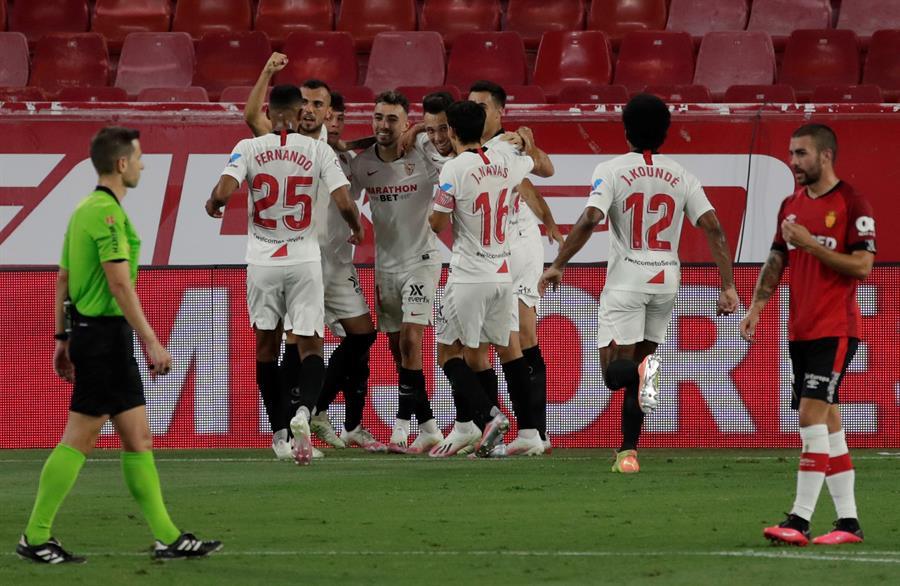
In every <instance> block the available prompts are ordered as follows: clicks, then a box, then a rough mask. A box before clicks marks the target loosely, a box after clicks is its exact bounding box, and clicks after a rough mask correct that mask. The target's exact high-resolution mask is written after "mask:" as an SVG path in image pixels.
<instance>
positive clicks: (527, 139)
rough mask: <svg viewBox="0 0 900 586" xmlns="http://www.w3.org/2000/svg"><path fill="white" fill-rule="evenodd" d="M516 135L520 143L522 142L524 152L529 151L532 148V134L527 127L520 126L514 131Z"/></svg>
mask: <svg viewBox="0 0 900 586" xmlns="http://www.w3.org/2000/svg"><path fill="white" fill-rule="evenodd" d="M516 134H518V135H519V136H521V137H522V141H523V142H524V145H523V147H524V150H526V151H530V150H531V149H533V148H534V133H533V132H532V131H531V129H530V128H528V127H527V126H520V127H519V128H518V129H517V130H516Z"/></svg>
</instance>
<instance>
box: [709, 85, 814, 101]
mask: <svg viewBox="0 0 900 586" xmlns="http://www.w3.org/2000/svg"><path fill="white" fill-rule="evenodd" d="M722 101H724V102H731V103H734V104H769V103H773V104H794V103H796V102H797V96H796V95H794V88H792V87H791V86H789V85H785V84H776V85H733V86H731V87H730V88H728V89H727V90H725V97H724V99H723V100H722Z"/></svg>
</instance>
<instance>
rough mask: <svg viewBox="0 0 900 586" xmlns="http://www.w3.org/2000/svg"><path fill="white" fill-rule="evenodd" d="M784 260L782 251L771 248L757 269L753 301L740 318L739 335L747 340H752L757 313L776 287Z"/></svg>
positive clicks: (779, 280) (782, 270)
mask: <svg viewBox="0 0 900 586" xmlns="http://www.w3.org/2000/svg"><path fill="white" fill-rule="evenodd" d="M785 260H786V258H785V254H784V252H783V251H781V250H779V249H777V248H773V249H772V250H770V251H769V258H767V259H766V263H765V264H764V265H763V268H762V270H761V271H759V277H758V278H757V279H756V287H754V288H753V301H752V302H751V303H750V307H749V308H748V309H747V315H745V316H744V319H742V320H741V337H742V338H744V339H745V340H747V341H749V342H752V341H754V337H755V334H756V323H757V322H758V321H759V315H760V313H762V310H763V308H764V307H765V306H766V302H767V301H769V297H771V296H772V293H774V292H775V289H776V288H778V283H780V282H781V275H782V273H784V267H785V264H786V263H785Z"/></svg>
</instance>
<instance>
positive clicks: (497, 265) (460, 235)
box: [434, 149, 534, 283]
mask: <svg viewBox="0 0 900 586" xmlns="http://www.w3.org/2000/svg"><path fill="white" fill-rule="evenodd" d="M532 168H534V161H533V160H532V159H531V157H528V156H517V155H510V154H508V153H506V152H504V151H503V150H497V151H487V152H485V151H483V150H481V149H479V150H478V151H466V152H464V153H460V154H458V155H457V156H456V158H455V159H453V160H452V161H448V162H447V164H445V165H444V170H443V171H441V179H440V182H441V190H440V192H439V194H438V197H437V199H436V200H435V202H434V209H435V210H437V211H439V212H446V213H452V214H453V255H452V256H451V258H450V272H451V278H452V279H453V281H455V282H459V283H495V282H499V283H506V282H510V281H511V278H510V274H509V241H508V240H507V232H508V230H509V216H510V205H511V204H512V203H513V202H512V200H513V197H514V191H515V188H516V186H517V185H518V184H519V183H521V182H522V179H524V178H525V176H526V175H528V173H530V172H531V169H532Z"/></svg>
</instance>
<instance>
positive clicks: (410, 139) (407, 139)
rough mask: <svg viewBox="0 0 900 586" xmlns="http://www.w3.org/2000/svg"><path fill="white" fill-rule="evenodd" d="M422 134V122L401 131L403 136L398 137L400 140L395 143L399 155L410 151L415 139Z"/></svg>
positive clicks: (423, 128) (423, 129)
mask: <svg viewBox="0 0 900 586" xmlns="http://www.w3.org/2000/svg"><path fill="white" fill-rule="evenodd" d="M423 132H425V123H424V122H416V123H415V124H413V125H412V126H410V127H409V128H407V129H406V130H405V131H403V134H401V135H400V140H399V141H398V142H397V148H398V149H400V154H401V155H404V154H406V153H408V152H409V151H410V150H412V148H413V147H414V146H415V144H416V139H417V138H418V137H419V135H420V134H422V133H423ZM373 140H374V139H373Z"/></svg>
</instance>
